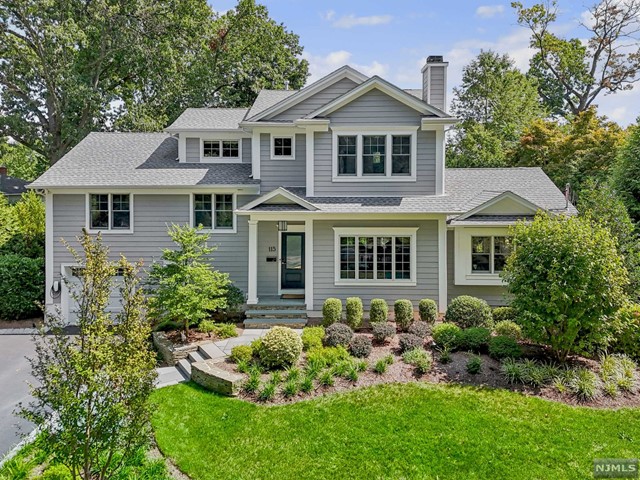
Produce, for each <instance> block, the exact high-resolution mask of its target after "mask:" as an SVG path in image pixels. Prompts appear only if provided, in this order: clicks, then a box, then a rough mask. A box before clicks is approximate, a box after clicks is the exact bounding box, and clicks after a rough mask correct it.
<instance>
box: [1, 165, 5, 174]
mask: <svg viewBox="0 0 640 480" xmlns="http://www.w3.org/2000/svg"><path fill="white" fill-rule="evenodd" d="M0 175H7V167H5V166H4V165H0Z"/></svg>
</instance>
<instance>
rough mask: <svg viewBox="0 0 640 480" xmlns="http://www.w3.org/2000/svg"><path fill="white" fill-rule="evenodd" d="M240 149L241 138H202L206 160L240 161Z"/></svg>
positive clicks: (203, 156)
mask: <svg viewBox="0 0 640 480" xmlns="http://www.w3.org/2000/svg"><path fill="white" fill-rule="evenodd" d="M240 151H241V147H240V140H202V161H204V162H207V161H208V162H220V163H225V162H238V161H240V157H241V154H240Z"/></svg>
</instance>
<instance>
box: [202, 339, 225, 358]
mask: <svg viewBox="0 0 640 480" xmlns="http://www.w3.org/2000/svg"><path fill="white" fill-rule="evenodd" d="M198 353H199V354H200V355H201V356H202V358H204V359H205V360H208V359H215V358H220V357H224V356H225V353H224V352H223V351H222V349H221V348H218V346H217V345H214V344H213V343H205V344H204V345H200V346H199V347H198Z"/></svg>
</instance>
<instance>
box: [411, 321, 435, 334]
mask: <svg viewBox="0 0 640 480" xmlns="http://www.w3.org/2000/svg"><path fill="white" fill-rule="evenodd" d="M409 333H413V334H414V335H417V336H419V337H422V338H427V337H428V336H429V333H431V326H430V325H429V324H428V323H427V322H423V321H421V320H418V321H417V322H413V323H412V324H411V326H410V327H409Z"/></svg>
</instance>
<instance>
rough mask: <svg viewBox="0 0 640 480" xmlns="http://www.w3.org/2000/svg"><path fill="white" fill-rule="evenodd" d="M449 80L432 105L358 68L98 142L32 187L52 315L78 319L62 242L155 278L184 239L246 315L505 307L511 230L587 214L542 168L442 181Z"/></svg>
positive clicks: (438, 65)
mask: <svg viewBox="0 0 640 480" xmlns="http://www.w3.org/2000/svg"><path fill="white" fill-rule="evenodd" d="M446 78H447V63H446V62H443V60H442V57H429V59H428V60H427V63H426V65H425V66H424V68H423V69H422V79H423V81H422V85H423V87H422V89H421V90H403V89H401V88H398V87H396V86H395V85H392V84H391V83H389V82H387V81H385V80H384V79H382V78H380V77H378V76H373V77H366V76H365V75H363V74H361V73H359V72H358V71H356V70H354V69H353V68H351V67H348V66H345V67H342V68H340V69H338V70H336V71H335V72H333V73H331V74H329V75H327V76H326V77H324V78H322V79H320V80H318V81H316V82H315V83H312V84H311V85H309V86H307V87H305V88H303V89H301V90H298V91H292V90H278V91H274V90H263V91H261V92H260V94H259V95H258V97H257V98H256V100H255V102H254V103H253V105H252V106H251V107H250V108H242V109H228V108H203V109H187V110H186V111H185V112H184V113H183V114H182V115H181V116H180V117H179V118H178V119H177V120H176V121H175V122H174V123H173V124H172V125H171V126H169V127H168V128H167V129H166V131H165V132H164V133H92V134H90V135H88V136H87V137H86V138H85V139H84V140H83V141H81V142H80V143H79V144H78V145H77V146H76V147H75V148H74V149H73V150H71V151H70V152H69V153H68V154H67V155H65V156H64V157H63V158H62V159H61V160H60V161H59V162H58V163H56V164H55V165H54V166H53V167H52V168H51V169H50V170H49V171H47V172H46V173H45V174H44V175H42V176H41V177H40V178H39V179H37V180H36V181H35V182H33V183H32V184H31V188H37V189H40V190H43V191H44V194H45V198H46V213H47V215H46V218H47V230H46V232H47V234H46V251H47V259H46V289H47V295H46V303H47V305H49V306H53V305H54V304H57V303H59V304H61V308H62V310H63V312H65V313H66V314H68V315H69V317H73V310H74V305H73V301H72V300H71V298H70V296H69V291H68V288H67V286H66V285H65V282H62V281H61V280H62V278H63V277H66V278H67V279H69V280H70V281H72V280H73V273H74V266H75V265H74V261H73V257H72V256H71V255H70V254H69V253H68V252H67V251H66V249H65V247H64V246H63V245H62V243H61V242H60V239H61V238H64V239H66V240H67V241H70V242H71V243H72V244H74V238H75V237H76V236H77V235H78V234H79V233H80V232H81V229H82V228H86V229H87V230H88V231H89V232H92V233H97V232H102V234H103V238H104V241H105V243H106V244H108V245H109V247H110V248H111V254H112V255H113V256H114V258H115V257H117V256H119V255H120V254H124V255H125V256H127V257H128V258H130V259H138V258H143V259H144V260H145V262H146V263H147V264H149V263H150V262H153V261H154V260H158V259H159V258H160V254H161V249H162V248H166V247H171V242H170V240H169V238H168V236H167V225H170V224H172V223H175V224H190V225H193V226H202V231H203V232H208V233H209V234H210V236H211V237H210V238H211V240H210V242H212V243H213V244H215V245H216V246H217V251H216V252H215V254H214V255H213V259H212V262H213V264H214V265H215V267H216V268H218V269H220V270H222V271H225V272H228V273H229V274H230V276H231V278H232V280H233V281H234V282H235V284H236V285H237V286H238V287H240V288H241V289H242V290H243V291H244V292H245V293H246V298H247V304H248V305H249V306H250V305H254V304H258V303H269V302H273V300H274V299H278V298H288V299H293V300H292V301H298V302H299V303H300V306H301V307H302V308H303V309H305V310H306V311H307V313H309V314H311V315H314V314H317V312H319V311H320V310H321V307H322V303H323V301H324V300H325V299H326V298H328V297H338V298H341V299H343V300H344V299H345V298H346V297H350V296H359V297H361V298H362V300H363V302H364V304H365V309H368V305H369V302H370V300H371V299H372V298H376V297H380V298H384V299H386V300H387V301H388V302H389V303H392V302H393V301H395V300H396V299H399V298H408V299H410V300H412V301H413V302H414V305H417V302H418V301H419V300H420V299H421V298H432V299H434V300H435V301H436V302H437V303H438V305H439V308H440V310H441V311H444V310H445V309H446V305H447V303H448V301H449V300H450V299H451V298H453V297H455V296H457V295H461V294H471V295H475V296H478V297H482V298H484V299H486V300H487V301H488V302H489V303H490V304H493V305H498V304H501V303H503V302H504V301H505V298H504V292H505V289H504V286H503V284H502V281H501V279H500V276H499V274H500V271H501V269H502V266H503V264H504V259H505V257H506V255H507V254H508V248H509V247H508V242H507V239H506V236H507V233H508V226H509V225H510V224H512V223H514V222H515V221H516V220H517V219H518V218H523V217H530V216H532V215H533V214H534V213H535V212H536V211H537V210H539V209H542V210H547V211H551V212H557V213H560V212H567V213H573V212H574V209H573V207H572V206H571V205H570V204H569V203H568V202H567V201H566V200H565V196H564V195H563V193H562V192H560V191H559V190H558V189H557V188H556V186H555V185H554V184H553V183H552V182H551V181H550V180H549V178H548V177H547V176H546V175H545V174H544V173H543V172H542V170H540V169H538V168H512V169H446V168H445V134H446V131H447V129H448V128H450V127H451V126H452V125H454V124H455V122H456V119H455V118H452V117H451V116H450V115H448V114H447V113H446V112H445V106H446ZM273 303H274V305H277V302H273ZM112 307H113V308H114V309H117V308H118V298H117V293H114V295H113V302H112Z"/></svg>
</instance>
